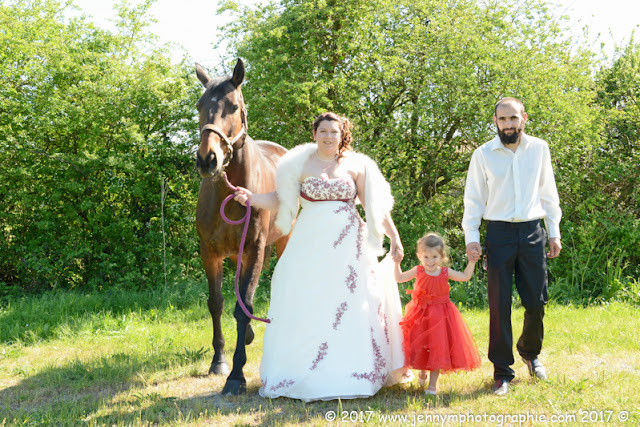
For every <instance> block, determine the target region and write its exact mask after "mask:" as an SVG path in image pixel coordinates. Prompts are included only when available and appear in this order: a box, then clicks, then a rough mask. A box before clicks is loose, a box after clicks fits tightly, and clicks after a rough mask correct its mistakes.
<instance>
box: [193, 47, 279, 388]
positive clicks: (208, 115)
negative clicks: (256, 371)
mask: <svg viewBox="0 0 640 427" xmlns="http://www.w3.org/2000/svg"><path fill="white" fill-rule="evenodd" d="M196 75H197V77H198V80H200V82H201V83H202V85H203V86H204V87H205V91H204V93H203V94H202V97H201V98H200V100H199V101H198V102H197V104H196V108H197V109H198V113H199V117H200V123H199V127H200V146H199V147H198V150H197V154H196V168H197V170H198V173H199V174H200V176H201V178H202V179H201V182H200V190H199V193H198V204H197V208H196V230H197V232H198V237H199V239H200V258H201V260H202V264H203V266H204V270H205V273H206V276H207V281H208V284H209V300H208V307H209V312H210V313H211V319H212V322H213V341H212V345H213V350H214V354H213V359H212V361H211V367H210V368H209V374H216V375H226V374H229V376H228V377H227V380H226V383H225V385H224V388H223V389H222V394H223V395H227V394H231V395H239V394H242V393H244V392H245V391H246V379H245V377H244V373H243V372H242V369H243V367H244V365H245V363H246V361H247V356H246V349H245V345H248V344H250V343H251V342H252V341H253V338H254V332H253V329H252V328H251V325H250V324H249V322H250V320H251V319H250V318H249V317H248V316H247V315H246V314H245V313H244V312H243V310H242V309H241V307H240V306H239V304H238V302H236V306H235V310H234V312H233V316H234V317H235V319H236V324H237V331H238V336H237V342H236V349H235V353H234V355H233V369H232V370H231V372H229V365H228V364H227V361H226V359H225V356H224V345H225V340H224V336H223V334H222V327H221V319H220V318H221V314H222V310H223V307H224V298H223V296H222V277H223V260H224V259H225V258H230V259H231V260H232V261H233V262H235V263H236V265H237V263H238V262H240V263H241V271H240V277H239V289H240V297H241V298H242V300H243V302H244V304H245V306H246V308H247V309H248V311H249V312H250V313H253V296H254V293H255V291H256V288H257V286H258V280H259V277H260V273H261V271H262V267H263V264H264V262H265V258H267V259H268V258H269V256H270V253H271V250H270V248H271V245H272V244H274V243H275V247H276V251H277V254H278V256H279V255H280V254H281V253H282V251H283V250H284V247H285V245H286V243H287V240H288V236H283V235H282V233H281V232H280V230H279V229H278V228H277V227H276V226H275V225H274V221H275V213H272V212H270V211H267V210H262V209H255V208H254V209H252V211H251V217H250V223H249V229H248V233H247V236H246V244H245V248H244V253H243V256H242V259H241V260H239V259H238V250H239V247H240V239H241V234H242V228H243V227H240V226H233V225H228V224H227V223H226V222H224V221H223V219H222V218H221V215H220V205H221V203H222V202H223V200H224V199H225V197H227V196H228V195H229V194H231V193H232V191H231V190H230V189H229V188H228V187H227V186H226V185H225V181H224V179H222V175H223V173H226V175H227V177H228V179H229V181H230V182H231V183H233V185H236V186H242V187H245V188H247V189H249V190H251V191H253V192H255V193H267V192H270V191H274V190H275V171H276V167H277V163H278V160H279V158H280V157H281V156H282V155H284V154H285V153H286V152H287V150H286V149H285V148H284V147H282V146H280V145H278V144H276V143H273V142H269V141H257V140H253V139H252V138H251V137H249V135H248V134H247V131H248V124H247V110H246V107H245V104H244V98H243V96H242V91H241V89H240V85H241V84H242V82H243V80H244V75H245V68H244V63H243V62H242V60H240V59H238V61H237V63H236V65H235V68H234V69H233V75H232V76H231V77H230V78H229V77H228V76H224V77H216V78H211V77H209V76H208V75H207V73H206V72H205V71H204V69H203V68H202V67H201V66H200V65H199V64H196ZM245 209H246V208H245V207H243V206H242V205H240V203H238V202H235V201H232V202H231V203H229V204H228V205H227V207H226V210H225V214H226V215H227V216H228V217H229V218H231V219H236V218H241V217H243V216H244V214H245Z"/></svg>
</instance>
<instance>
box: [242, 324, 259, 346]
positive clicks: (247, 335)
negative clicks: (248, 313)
mask: <svg viewBox="0 0 640 427" xmlns="http://www.w3.org/2000/svg"><path fill="white" fill-rule="evenodd" d="M255 337H256V334H254V333H253V328H252V327H251V325H247V331H246V332H245V335H244V345H249V344H251V343H252V342H253V339H254V338H255Z"/></svg>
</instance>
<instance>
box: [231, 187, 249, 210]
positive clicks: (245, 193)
mask: <svg viewBox="0 0 640 427" xmlns="http://www.w3.org/2000/svg"><path fill="white" fill-rule="evenodd" d="M252 198H253V193H252V192H251V191H249V190H247V189H246V188H244V187H238V189H237V190H236V192H235V197H234V198H233V200H235V201H236V202H238V203H240V204H241V205H242V206H247V201H248V202H249V204H252V203H253V202H252Z"/></svg>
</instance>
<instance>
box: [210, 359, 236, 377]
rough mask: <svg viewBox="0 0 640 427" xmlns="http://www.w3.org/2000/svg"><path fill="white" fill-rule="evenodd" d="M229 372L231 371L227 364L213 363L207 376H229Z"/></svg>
mask: <svg viewBox="0 0 640 427" xmlns="http://www.w3.org/2000/svg"><path fill="white" fill-rule="evenodd" d="M229 372H231V370H230V369H229V365H227V362H218V363H215V362H214V363H211V367H210V368H209V375H211V374H213V375H229Z"/></svg>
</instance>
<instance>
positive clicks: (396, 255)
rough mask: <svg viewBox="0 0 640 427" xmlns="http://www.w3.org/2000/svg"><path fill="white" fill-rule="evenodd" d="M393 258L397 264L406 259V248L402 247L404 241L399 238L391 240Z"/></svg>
mask: <svg viewBox="0 0 640 427" xmlns="http://www.w3.org/2000/svg"><path fill="white" fill-rule="evenodd" d="M391 258H392V259H393V262H395V263H396V264H398V263H400V261H402V259H403V258H404V248H403V247H402V241H401V240H400V237H399V236H396V237H394V238H393V239H391Z"/></svg>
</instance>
